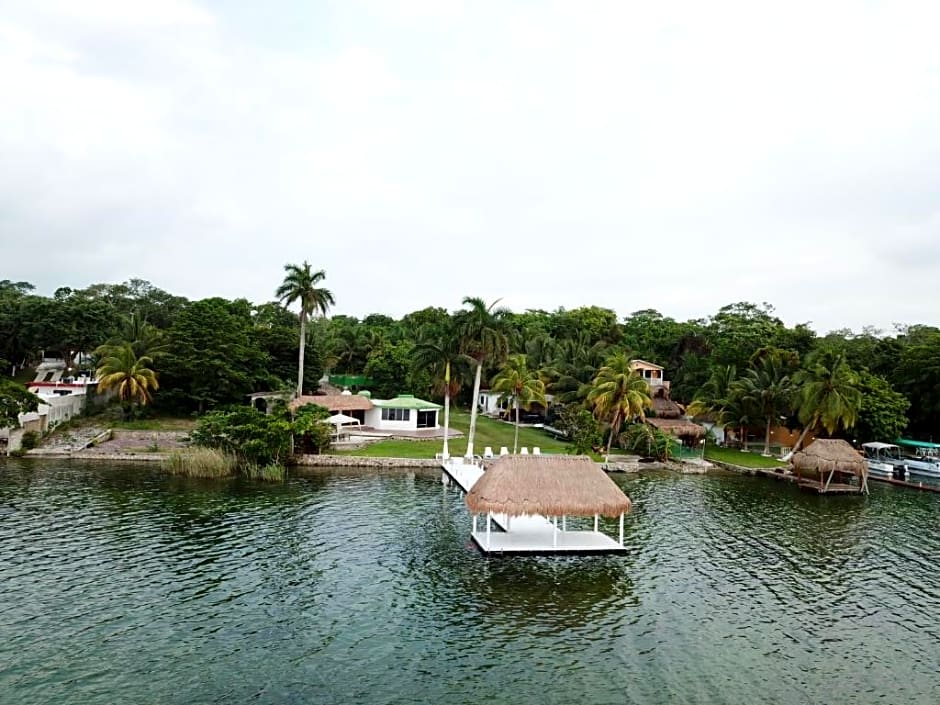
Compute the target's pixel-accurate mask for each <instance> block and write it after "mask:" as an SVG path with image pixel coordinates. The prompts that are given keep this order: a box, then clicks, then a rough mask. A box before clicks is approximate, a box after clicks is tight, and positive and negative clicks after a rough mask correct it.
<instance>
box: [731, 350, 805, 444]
mask: <svg viewBox="0 0 940 705" xmlns="http://www.w3.org/2000/svg"><path fill="white" fill-rule="evenodd" d="M794 391H795V386H794V384H793V380H792V378H791V377H790V374H789V369H788V366H787V364H786V362H785V361H784V360H783V359H782V357H781V356H780V355H776V354H768V355H765V356H762V357H760V358H758V359H756V360H755V361H754V366H753V367H752V368H751V369H749V370H748V371H747V372H746V373H745V375H744V377H743V378H742V379H741V380H740V392H741V394H742V395H743V397H744V400H745V401H746V402H749V403H751V404H752V405H753V406H754V408H756V409H758V410H759V413H760V416H761V418H763V420H764V422H765V428H764V455H770V428H771V426H772V425H773V423H774V421H775V420H776V419H777V418H778V417H779V416H781V415H783V414H789V413H790V411H791V410H792V406H793V396H794Z"/></svg>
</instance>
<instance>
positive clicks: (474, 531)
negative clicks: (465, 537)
mask: <svg viewBox="0 0 940 705" xmlns="http://www.w3.org/2000/svg"><path fill="white" fill-rule="evenodd" d="M476 532H477V515H476V514H474V515H473V533H474V534H475V533H476Z"/></svg>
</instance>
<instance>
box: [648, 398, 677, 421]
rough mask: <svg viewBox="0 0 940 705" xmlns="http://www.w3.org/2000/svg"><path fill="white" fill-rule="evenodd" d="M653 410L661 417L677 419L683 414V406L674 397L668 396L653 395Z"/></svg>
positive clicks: (657, 416)
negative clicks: (669, 397)
mask: <svg viewBox="0 0 940 705" xmlns="http://www.w3.org/2000/svg"><path fill="white" fill-rule="evenodd" d="M653 411H655V412H656V418H659V419H677V418H679V417H680V416H682V407H681V406H679V405H678V404H676V402H674V401H673V400H672V399H667V398H666V397H661V396H655V397H653Z"/></svg>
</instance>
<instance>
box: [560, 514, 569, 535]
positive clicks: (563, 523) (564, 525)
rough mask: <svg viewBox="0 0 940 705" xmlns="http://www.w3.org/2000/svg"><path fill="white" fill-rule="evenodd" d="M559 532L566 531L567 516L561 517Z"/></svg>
mask: <svg viewBox="0 0 940 705" xmlns="http://www.w3.org/2000/svg"><path fill="white" fill-rule="evenodd" d="M561 530H562V531H567V530H568V515H567V514H562V515H561Z"/></svg>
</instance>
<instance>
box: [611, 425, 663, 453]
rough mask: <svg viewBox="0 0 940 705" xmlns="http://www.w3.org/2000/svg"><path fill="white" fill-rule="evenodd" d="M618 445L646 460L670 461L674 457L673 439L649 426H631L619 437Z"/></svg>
mask: <svg viewBox="0 0 940 705" xmlns="http://www.w3.org/2000/svg"><path fill="white" fill-rule="evenodd" d="M617 443H618V445H620V446H621V447H622V448H625V449H626V450H629V451H630V452H632V453H636V454H637V455H642V456H643V457H644V458H655V459H656V460H669V459H670V458H672V457H673V443H674V441H673V440H672V438H671V437H670V436H667V435H666V434H665V433H663V432H662V431H660V430H659V429H658V428H656V427H654V426H650V425H649V424H645V423H636V424H631V425H630V426H628V427H627V429H626V430H625V431H624V432H623V433H621V434H620V435H619V436H618V437H617Z"/></svg>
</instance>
